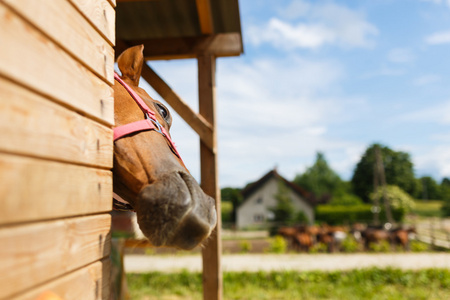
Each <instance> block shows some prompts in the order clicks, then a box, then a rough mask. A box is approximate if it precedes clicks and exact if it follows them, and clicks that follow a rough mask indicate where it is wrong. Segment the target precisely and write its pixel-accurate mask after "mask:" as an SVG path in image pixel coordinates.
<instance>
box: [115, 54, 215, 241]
mask: <svg viewBox="0 0 450 300" xmlns="http://www.w3.org/2000/svg"><path fill="white" fill-rule="evenodd" d="M117 63H118V66H119V69H120V71H121V73H122V76H121V77H119V78H116V81H115V84H114V119H115V126H116V127H115V135H116V129H119V127H125V126H124V125H127V124H132V123H140V122H145V121H144V120H146V118H148V117H149V116H148V114H145V113H143V110H142V109H141V108H140V106H139V105H138V104H137V103H136V101H137V100H135V99H134V98H133V96H132V93H133V91H134V92H135V93H136V94H137V95H138V98H141V99H142V100H143V102H145V104H146V106H147V108H149V109H150V110H151V111H150V113H151V114H152V120H149V121H148V122H147V123H148V124H150V126H151V125H152V124H154V128H153V129H154V130H151V129H150V130H146V129H144V130H139V131H137V132H131V133H129V134H125V135H124V136H123V137H120V138H119V139H116V137H115V142H114V168H113V178H114V193H115V194H117V195H118V196H120V197H121V198H122V201H123V200H125V201H126V202H128V204H129V205H130V206H131V207H132V209H134V210H135V211H136V214H137V220H138V224H139V227H140V228H141V230H142V232H143V233H144V235H145V236H146V237H147V238H148V239H149V241H150V242H151V243H152V244H153V245H154V246H168V247H176V248H181V249H192V248H194V247H195V246H197V245H198V244H200V243H201V242H202V241H203V240H205V239H206V238H207V237H208V236H209V235H210V233H211V231H212V230H213V229H214V227H215V226H216V221H217V217H216V209H215V202H214V199H212V198H211V197H209V196H207V195H206V194H205V193H204V192H203V191H202V189H201V188H200V186H199V185H198V183H197V182H196V181H195V179H194V178H193V177H192V176H191V175H190V174H189V172H188V170H187V169H186V167H185V165H184V163H183V161H182V160H181V158H180V157H179V154H178V152H177V150H176V149H175V147H174V145H173V143H172V141H171V138H170V135H169V129H170V126H171V123H172V117H171V115H170V112H169V110H168V109H167V108H166V107H165V106H164V104H162V103H161V102H159V101H156V100H154V99H153V98H151V97H150V96H149V95H148V94H147V93H146V92H145V91H144V90H143V89H141V88H139V87H138V84H139V79H140V76H141V70H142V65H143V63H144V56H143V46H142V45H141V46H135V47H132V48H129V49H127V50H126V51H124V52H123V53H122V54H121V55H120V56H119V58H118V59H117ZM127 88H128V89H129V88H131V90H132V91H129V90H127Z"/></svg>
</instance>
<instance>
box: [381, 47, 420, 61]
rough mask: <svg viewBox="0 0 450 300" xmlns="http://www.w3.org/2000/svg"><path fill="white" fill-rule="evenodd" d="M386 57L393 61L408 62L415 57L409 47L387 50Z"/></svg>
mask: <svg viewBox="0 0 450 300" xmlns="http://www.w3.org/2000/svg"><path fill="white" fill-rule="evenodd" d="M388 59H389V61H391V62H394V63H409V62H411V61H413V60H414V59H415V56H414V54H413V52H412V51H411V50H410V49H406V48H395V49H392V50H391V51H389V53H388Z"/></svg>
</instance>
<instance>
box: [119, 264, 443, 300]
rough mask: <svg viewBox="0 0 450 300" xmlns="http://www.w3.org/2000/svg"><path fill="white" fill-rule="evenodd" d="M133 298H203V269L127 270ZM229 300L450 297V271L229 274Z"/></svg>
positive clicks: (226, 279) (226, 282) (225, 283)
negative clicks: (140, 271) (172, 271)
mask: <svg viewBox="0 0 450 300" xmlns="http://www.w3.org/2000/svg"><path fill="white" fill-rule="evenodd" d="M127 279H128V286H129V289H130V293H131V299H133V300H150V299H202V277H201V273H189V272H187V271H184V272H181V273H174V274H165V273H158V272H153V273H146V274H128V275H127ZM223 286H224V299H226V300H228V299H246V300H247V299H248V300H253V299H256V300H260V299H262V300H264V299H267V300H269V299H270V300H272V299H349V300H352V299H355V300H356V299H377V300H378V299H380V300H381V299H396V300H397V299H427V300H429V299H450V270H446V269H425V270H419V271H402V270H399V269H378V268H371V269H363V270H352V271H335V272H296V271H287V272H256V273H249V272H228V273H224V274H223Z"/></svg>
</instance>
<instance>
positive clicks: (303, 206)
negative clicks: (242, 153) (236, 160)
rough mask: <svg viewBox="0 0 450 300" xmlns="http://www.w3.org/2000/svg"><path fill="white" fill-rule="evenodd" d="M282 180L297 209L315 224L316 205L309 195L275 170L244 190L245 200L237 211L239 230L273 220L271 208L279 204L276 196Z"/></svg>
mask: <svg viewBox="0 0 450 300" xmlns="http://www.w3.org/2000/svg"><path fill="white" fill-rule="evenodd" d="M280 180H281V181H282V182H284V184H285V185H286V187H287V188H288V190H289V195H290V198H291V199H292V203H293V205H294V207H295V209H296V210H297V211H302V212H303V213H304V214H305V215H306V217H307V218H308V220H309V222H310V223H313V222H314V204H313V203H312V202H310V201H309V200H308V193H307V192H306V191H305V190H303V189H302V188H301V187H299V186H297V185H296V184H294V183H292V182H290V181H288V180H286V179H284V178H283V177H282V176H281V175H280V174H278V172H277V171H276V169H275V170H272V171H270V172H269V173H267V174H266V175H264V176H263V177H262V178H261V179H259V180H258V181H256V182H254V183H252V184H250V185H248V186H247V187H245V188H244V189H243V190H242V195H243V197H244V200H243V202H242V204H241V205H240V206H239V207H238V209H237V220H236V226H237V227H238V228H240V229H242V228H245V227H251V226H258V225H263V224H265V223H266V222H269V221H271V220H272V219H273V213H272V212H271V211H270V210H269V208H271V207H274V206H276V204H277V200H276V199H275V195H276V194H277V193H278V186H279V184H278V182H279V181H280Z"/></svg>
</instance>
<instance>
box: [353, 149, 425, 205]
mask: <svg viewBox="0 0 450 300" xmlns="http://www.w3.org/2000/svg"><path fill="white" fill-rule="evenodd" d="M376 146H378V147H380V151H381V156H382V161H383V165H384V172H385V176H386V182H387V184H389V185H396V186H398V187H400V188H401V189H402V190H404V191H406V192H407V193H408V194H410V195H413V194H414V193H415V189H416V187H417V185H416V181H415V178H414V171H413V163H412V162H411V158H410V156H409V154H408V153H406V152H401V151H394V150H392V149H390V148H388V147H386V146H383V145H377V144H373V145H371V146H370V147H369V148H367V150H366V151H365V153H364V154H363V156H362V157H361V160H360V161H359V162H358V164H357V165H356V168H355V171H354V173H353V177H352V179H351V183H352V186H353V191H354V193H355V194H356V195H357V196H358V197H360V198H361V199H363V201H365V202H370V198H369V195H370V193H372V192H373V190H374V187H373V179H374V177H373V175H374V163H375V147H376Z"/></svg>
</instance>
